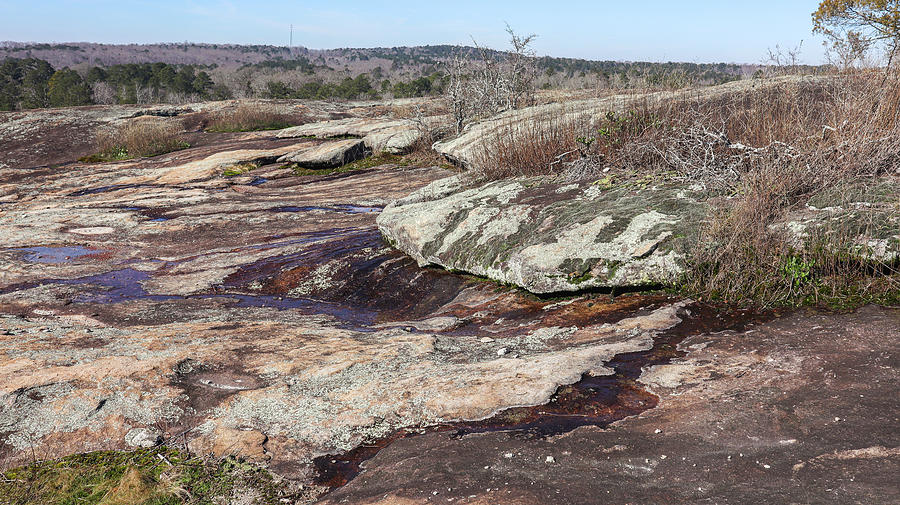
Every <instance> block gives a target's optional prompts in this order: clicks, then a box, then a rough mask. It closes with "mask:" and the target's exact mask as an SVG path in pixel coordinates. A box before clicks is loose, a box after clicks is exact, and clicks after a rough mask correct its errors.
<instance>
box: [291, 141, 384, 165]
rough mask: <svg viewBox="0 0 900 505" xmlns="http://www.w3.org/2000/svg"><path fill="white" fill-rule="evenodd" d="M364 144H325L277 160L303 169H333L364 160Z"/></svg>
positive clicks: (360, 142)
mask: <svg viewBox="0 0 900 505" xmlns="http://www.w3.org/2000/svg"><path fill="white" fill-rule="evenodd" d="M365 155H366V145H365V142H363V141H362V140H358V139H347V140H337V141H332V142H325V143H324V144H319V145H317V146H315V147H310V148H306V149H301V150H299V151H294V152H292V153H289V154H286V155H284V156H282V157H280V158H278V162H280V163H284V162H292V163H296V164H297V165H299V166H301V167H304V168H333V167H339V166H342V165H346V164H347V163H351V162H353V161H356V160H359V159H362V158H364V157H365Z"/></svg>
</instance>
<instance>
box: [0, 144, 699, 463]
mask: <svg viewBox="0 0 900 505" xmlns="http://www.w3.org/2000/svg"><path fill="white" fill-rule="evenodd" d="M216 135H217V137H216V139H218V140H214V141H212V142H211V143H209V144H206V145H204V146H200V147H192V148H190V149H186V150H184V151H179V152H177V153H171V154H169V155H166V156H164V157H157V158H153V159H145V160H137V161H132V162H126V163H108V164H89V165H76V166H74V167H67V168H66V169H65V170H44V169H36V170H29V171H27V173H26V172H25V171H8V172H3V173H0V188H4V189H3V191H9V192H12V193H11V194H16V195H18V198H16V199H15V200H11V201H8V202H7V203H4V204H3V208H2V209H0V235H2V236H3V237H4V244H3V246H4V247H3V248H2V249H0V465H2V466H3V467H8V466H10V465H14V464H19V463H23V462H26V461H28V460H29V459H30V458H31V457H32V450H33V451H34V454H36V455H37V456H38V457H39V458H52V457H56V456H61V455H65V454H71V453H77V452H83V451H90V450H99V449H123V448H129V447H132V446H144V445H149V444H151V443H152V442H154V441H155V440H156V439H155V437H154V436H153V434H154V433H156V432H154V431H153V430H159V432H158V433H159V435H160V436H161V437H162V438H163V439H164V440H168V439H171V437H174V436H176V435H177V436H179V437H181V438H179V440H183V441H184V442H185V443H187V445H188V447H189V448H191V450H192V451H194V452H196V453H198V454H212V455H215V456H224V455H237V456H240V457H243V458H246V459H248V460H251V461H254V462H258V463H264V464H267V465H269V466H270V467H271V468H273V469H275V470H276V471H278V472H279V473H282V474H284V475H289V476H292V477H295V478H301V479H308V478H309V477H310V463H311V460H312V459H313V458H314V457H316V456H318V455H322V454H327V453H336V452H341V451H346V450H349V449H351V448H353V447H355V446H357V445H358V444H360V443H364V442H368V441H371V440H373V439H375V438H378V437H380V436H384V435H389V434H391V433H392V432H393V431H394V430H396V429H398V428H402V427H409V426H420V425H430V424H436V423H441V422H445V421H448V420H452V419H480V418H484V417H487V416H490V415H492V414H493V413H495V412H497V411H498V410H502V409H505V408H507V407H514V406H521V405H535V404H540V403H543V402H546V401H547V400H548V398H549V397H550V396H551V395H552V394H553V393H554V391H555V390H556V389H557V388H558V386H560V385H562V384H570V383H572V382H576V381H578V380H580V378H581V376H582V374H583V373H585V372H587V371H592V372H594V373H597V374H608V373H610V371H609V370H607V369H606V368H605V367H604V363H605V362H606V361H608V360H609V359H610V358H611V357H612V356H613V355H616V354H619V353H622V352H634V351H640V350H644V349H647V348H649V347H650V346H651V345H652V338H653V336H654V335H656V334H657V333H658V332H660V331H665V329H666V328H669V327H670V326H672V325H674V324H677V323H678V322H679V321H680V320H681V318H682V311H683V309H684V304H683V303H679V302H677V301H674V300H673V301H663V302H660V303H657V302H654V304H653V305H652V307H650V308H649V309H648V310H645V311H644V312H642V313H640V314H629V312H630V311H631V312H633V311H636V310H637V309H638V308H639V307H645V306H646V303H647V302H646V301H645V300H643V299H640V298H638V297H633V298H620V299H617V300H616V301H609V300H608V299H602V300H589V299H583V300H580V301H577V302H573V303H570V304H553V303H550V302H539V301H533V300H530V299H528V298H526V297H525V296H523V295H522V294H520V293H517V292H508V291H507V292H501V291H497V290H496V289H495V287H494V286H493V285H492V284H490V283H480V282H476V281H472V280H468V279H465V278H462V277H460V276H455V275H452V274H449V273H446V272H441V271H435V270H422V269H419V268H418V267H417V266H416V265H415V263H414V262H413V261H412V260H411V259H409V258H407V257H406V256H404V255H402V254H401V253H399V252H397V251H394V250H393V249H392V248H390V247H389V246H388V245H387V244H385V243H384V242H383V241H382V240H381V238H380V235H379V234H378V231H377V229H376V227H375V216H376V215H377V213H378V212H379V211H380V208H381V206H382V205H385V204H386V203H388V202H390V201H392V200H395V199H397V198H400V197H402V196H404V195H407V194H408V193H409V192H410V191H412V190H415V189H417V188H420V187H422V186H425V185H426V184H428V183H430V182H432V181H434V180H437V179H440V178H444V177H446V175H447V174H448V173H449V172H447V171H445V170H442V169H437V168H419V169H414V168H403V167H396V166H384V167H377V168H374V169H367V170H364V171H359V172H351V173H346V174H336V175H332V176H312V177H289V176H284V175H283V174H282V175H279V178H278V179H274V178H273V179H267V178H268V177H269V176H270V175H271V174H276V173H277V172H278V171H279V170H280V168H279V166H277V165H272V166H262V167H259V168H256V169H254V170H253V171H252V172H250V174H252V175H248V176H246V177H244V176H240V177H232V178H225V177H222V175H221V172H220V171H221V169H223V168H224V167H225V166H226V165H227V164H228V163H232V162H236V161H241V162H249V161H259V160H260V158H259V156H272V154H271V153H273V152H277V151H279V150H288V149H293V148H294V146H295V145H297V144H300V143H302V142H305V143H306V144H308V145H314V144H317V143H318V142H317V141H302V142H298V141H297V140H296V139H294V140H292V139H286V140H278V139H266V138H261V137H259V136H247V135H245V134H233V135H227V136H225V135H219V134H216ZM260 153H267V154H260ZM223 160H228V161H227V162H226V161H223ZM191 167H193V168H191ZM26 175H27V176H26ZM273 177H274V176H273ZM260 181H262V182H260ZM254 184H255V185H254ZM485 337H488V340H485ZM501 349H505V350H506V352H503V353H501V352H498V351H500V350H501Z"/></svg>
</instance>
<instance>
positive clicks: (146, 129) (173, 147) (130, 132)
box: [82, 120, 189, 162]
mask: <svg viewBox="0 0 900 505" xmlns="http://www.w3.org/2000/svg"><path fill="white" fill-rule="evenodd" d="M96 145H97V154H95V155H91V156H88V157H85V158H82V161H85V162H101V161H115V160H125V159H130V158H140V157H144V156H158V155H160V154H165V153H168V152H172V151H177V150H179V149H184V148H186V147H189V145H188V143H187V142H185V141H184V140H183V139H182V138H181V129H180V128H178V127H176V126H175V125H174V124H171V123H162V122H158V121H153V120H136V121H129V122H127V123H125V124H123V125H121V126H119V127H116V128H112V129H100V130H98V131H97V137H96Z"/></svg>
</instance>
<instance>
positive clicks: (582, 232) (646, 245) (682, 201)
mask: <svg viewBox="0 0 900 505" xmlns="http://www.w3.org/2000/svg"><path fill="white" fill-rule="evenodd" d="M698 198H700V196H699V195H697V194H694V192H692V191H691V190H690V189H688V188H686V187H678V186H660V187H650V188H645V189H642V190H639V191H635V190H631V189H629V188H619V189H609V190H605V189H603V188H601V187H600V186H598V185H595V184H590V183H580V184H565V185H564V184H555V183H549V182H546V181H545V180H543V179H540V178H534V179H527V180H505V181H497V182H492V183H488V184H485V185H482V186H478V187H474V188H468V187H466V186H465V185H464V183H463V182H462V179H460V178H459V177H458V176H454V177H451V178H448V179H444V180H440V181H436V182H434V183H432V184H430V185H429V186H427V187H425V188H422V189H421V190H419V191H416V192H415V193H413V194H412V195H410V196H409V197H407V198H403V199H400V200H398V201H397V202H394V203H392V204H391V205H389V206H388V207H387V208H385V210H384V212H382V213H381V215H380V216H379V217H378V226H379V229H380V230H381V232H382V233H383V234H384V236H385V237H387V239H388V240H389V241H390V242H391V243H392V244H393V245H395V246H396V247H398V248H399V249H400V250H402V251H404V252H406V253H407V254H409V255H411V256H412V257H413V258H415V259H416V260H417V261H418V263H419V264H420V265H439V266H442V267H444V268H448V269H452V270H461V271H465V272H470V273H473V274H476V275H480V276H484V277H488V278H491V279H494V280H497V281H500V282H505V283H510V284H515V285H517V286H521V287H523V288H525V289H527V290H529V291H531V292H533V293H554V292H564V291H576V290H580V289H585V288H592V287H616V286H640V285H657V284H671V283H672V282H674V281H675V280H676V279H677V277H678V275H680V274H681V272H682V271H683V270H684V261H685V253H686V251H687V250H688V249H689V248H690V247H691V246H692V245H693V244H694V243H695V242H696V236H697V233H698V231H699V226H700V223H701V222H702V219H703V217H704V216H705V214H706V210H707V207H706V205H705V204H704V203H701V201H699V200H698Z"/></svg>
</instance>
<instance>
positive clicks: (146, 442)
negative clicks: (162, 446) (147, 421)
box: [125, 428, 162, 448]
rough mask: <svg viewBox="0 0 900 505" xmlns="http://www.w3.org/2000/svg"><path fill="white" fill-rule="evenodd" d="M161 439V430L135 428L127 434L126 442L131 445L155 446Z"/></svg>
mask: <svg viewBox="0 0 900 505" xmlns="http://www.w3.org/2000/svg"><path fill="white" fill-rule="evenodd" d="M161 441H162V437H161V436H160V433H159V430H156V429H154V428H134V429H133V430H131V431H129V432H128V433H126V434H125V443H126V444H127V445H128V446H129V447H143V448H147V447H155V446H156V445H157V444H159V443H160V442H161Z"/></svg>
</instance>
